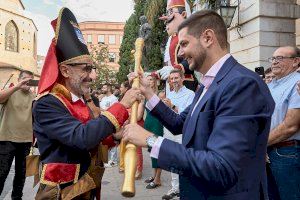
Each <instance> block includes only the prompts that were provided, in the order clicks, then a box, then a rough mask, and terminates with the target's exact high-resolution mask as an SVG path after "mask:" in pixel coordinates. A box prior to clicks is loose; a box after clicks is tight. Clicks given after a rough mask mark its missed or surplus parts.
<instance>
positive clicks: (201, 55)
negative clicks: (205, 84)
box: [190, 45, 207, 71]
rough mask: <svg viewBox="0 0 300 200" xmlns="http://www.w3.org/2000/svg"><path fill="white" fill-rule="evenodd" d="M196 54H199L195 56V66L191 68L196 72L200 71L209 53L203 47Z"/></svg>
mask: <svg viewBox="0 0 300 200" xmlns="http://www.w3.org/2000/svg"><path fill="white" fill-rule="evenodd" d="M196 52H197V54H196V56H194V64H193V65H191V66H190V69H191V70H194V71H199V70H200V69H201V67H202V65H203V63H204V61H205V59H206V57H207V53H206V51H205V50H203V48H202V46H201V45H200V48H198V49H197V51H196Z"/></svg>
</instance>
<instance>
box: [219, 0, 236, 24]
mask: <svg viewBox="0 0 300 200" xmlns="http://www.w3.org/2000/svg"><path fill="white" fill-rule="evenodd" d="M216 3H217V1H216ZM236 8H237V6H232V5H230V2H229V0H221V1H219V2H218V6H216V10H217V12H218V14H219V15H220V16H221V17H222V18H223V20H224V22H225V24H226V27H227V28H229V27H230V24H231V22H232V19H233V16H234V13H235V10H236Z"/></svg>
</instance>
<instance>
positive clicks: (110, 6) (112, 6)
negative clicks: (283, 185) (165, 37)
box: [22, 0, 133, 56]
mask: <svg viewBox="0 0 300 200" xmlns="http://www.w3.org/2000/svg"><path fill="white" fill-rule="evenodd" d="M22 2H23V4H24V7H25V11H24V15H25V16H27V17H29V18H31V19H32V20H33V21H34V23H35V25H36V26H37V28H38V36H37V37H38V39H37V42H38V43H37V44H38V48H37V49H38V55H43V56H45V55H46V54H47V51H48V48H49V45H50V42H51V40H52V38H53V37H54V31H53V29H52V27H51V25H50V22H51V21H52V20H53V19H55V18H57V16H58V13H59V10H60V9H61V8H62V7H67V8H69V9H70V10H71V11H72V12H73V13H74V15H75V16H76V18H77V20H78V22H82V21H110V22H125V21H126V20H127V19H128V18H129V17H130V15H131V13H132V12H133V0H22Z"/></svg>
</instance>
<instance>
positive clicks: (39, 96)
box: [34, 91, 49, 101]
mask: <svg viewBox="0 0 300 200" xmlns="http://www.w3.org/2000/svg"><path fill="white" fill-rule="evenodd" d="M47 94H49V91H46V92H43V93H41V94H39V95H37V96H36V97H35V98H34V101H37V100H39V99H40V98H42V97H43V96H46V95H47Z"/></svg>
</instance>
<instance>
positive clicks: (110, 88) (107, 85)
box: [102, 83, 113, 92]
mask: <svg viewBox="0 0 300 200" xmlns="http://www.w3.org/2000/svg"><path fill="white" fill-rule="evenodd" d="M104 85H106V87H107V90H109V91H110V92H113V91H112V85H111V84H109V83H105V84H103V86H104ZM103 86H102V87H103Z"/></svg>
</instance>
